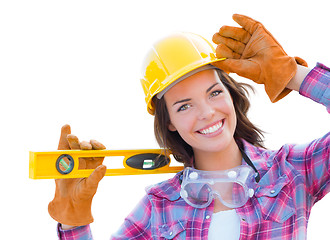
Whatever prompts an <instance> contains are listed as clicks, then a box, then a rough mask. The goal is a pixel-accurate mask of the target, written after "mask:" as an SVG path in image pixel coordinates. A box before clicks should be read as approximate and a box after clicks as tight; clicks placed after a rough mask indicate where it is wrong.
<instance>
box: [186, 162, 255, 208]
mask: <svg viewBox="0 0 330 240" xmlns="http://www.w3.org/2000/svg"><path fill="white" fill-rule="evenodd" d="M256 177H259V176H258V172H257V171H256V170H254V169H253V168H252V167H250V166H249V165H241V166H239V167H236V168H232V169H228V170H224V171H201V170H197V169H194V168H191V167H187V168H185V170H184V172H183V180H182V184H181V191H180V195H181V197H182V198H183V199H184V200H185V201H186V202H187V203H188V204H189V205H191V206H193V207H195V208H205V207H207V206H209V205H210V204H211V202H212V200H213V199H214V198H218V199H219V200H220V201H221V203H222V204H223V205H225V206H227V207H229V208H238V207H241V206H243V205H244V204H245V203H246V202H247V201H248V199H249V198H250V197H252V196H253V195H254V189H255V185H256Z"/></svg>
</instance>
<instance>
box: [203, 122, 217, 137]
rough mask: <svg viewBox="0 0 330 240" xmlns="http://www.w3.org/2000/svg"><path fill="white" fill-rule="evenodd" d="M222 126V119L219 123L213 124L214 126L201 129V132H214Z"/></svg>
mask: <svg viewBox="0 0 330 240" xmlns="http://www.w3.org/2000/svg"><path fill="white" fill-rule="evenodd" d="M221 127H222V121H221V122H219V123H217V124H216V125H214V126H212V127H209V128H207V129H203V130H201V131H200V133H202V134H210V133H213V132H215V131H217V130H219V129H220V128H221Z"/></svg>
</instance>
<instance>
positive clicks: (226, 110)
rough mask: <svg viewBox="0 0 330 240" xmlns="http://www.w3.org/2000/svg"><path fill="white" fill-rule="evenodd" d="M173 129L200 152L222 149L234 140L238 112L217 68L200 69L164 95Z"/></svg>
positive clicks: (171, 128) (170, 127)
mask: <svg viewBox="0 0 330 240" xmlns="http://www.w3.org/2000/svg"><path fill="white" fill-rule="evenodd" d="M164 98H165V102H166V106H167V109H168V113H169V116H170V121H171V123H170V125H169V127H168V128H169V130H170V131H178V133H179V134H180V136H181V137H182V138H183V139H184V140H185V141H186V142H187V143H188V144H189V145H190V146H191V147H192V148H193V150H194V152H195V153H196V151H206V152H219V151H222V150H224V149H225V148H226V147H227V146H229V144H230V143H233V141H234V138H233V136H234V132H235V128H236V114H235V109H234V105H233V101H232V98H231V96H230V94H229V91H228V90H227V89H226V88H225V86H224V85H223V84H222V82H221V81H220V79H219V76H218V74H217V72H216V71H215V70H214V69H209V70H205V71H201V72H198V73H196V74H194V75H192V76H190V77H187V78H186V79H184V80H183V81H181V82H179V83H177V84H176V85H174V86H173V87H172V88H170V89H169V90H168V91H167V92H166V93H165V95H164Z"/></svg>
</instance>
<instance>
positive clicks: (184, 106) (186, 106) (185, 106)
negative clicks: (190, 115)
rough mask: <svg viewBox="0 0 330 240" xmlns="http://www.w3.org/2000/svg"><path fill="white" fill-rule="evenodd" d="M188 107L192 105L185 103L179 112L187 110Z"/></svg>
mask: <svg viewBox="0 0 330 240" xmlns="http://www.w3.org/2000/svg"><path fill="white" fill-rule="evenodd" d="M188 108H190V105H189V104H184V105H182V106H181V107H180V108H179V109H178V112H181V111H184V110H187V109H188Z"/></svg>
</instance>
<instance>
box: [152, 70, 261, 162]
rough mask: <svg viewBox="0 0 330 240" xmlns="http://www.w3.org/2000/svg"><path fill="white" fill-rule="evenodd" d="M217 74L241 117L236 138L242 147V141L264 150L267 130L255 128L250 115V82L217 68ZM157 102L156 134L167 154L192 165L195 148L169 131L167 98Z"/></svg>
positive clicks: (237, 116) (239, 117) (237, 114)
mask: <svg viewBox="0 0 330 240" xmlns="http://www.w3.org/2000/svg"><path fill="white" fill-rule="evenodd" d="M216 71H217V73H218V75H219V78H220V80H221V82H222V83H223V84H224V86H225V87H226V88H227V89H228V91H229V93H230V95H231V97H232V99H233V104H234V107H235V112H236V118H237V126H236V129H235V133H234V139H235V140H236V142H237V143H238V144H240V139H244V140H246V141H247V142H249V143H251V144H252V145H255V146H257V147H264V145H263V131H262V130H260V129H259V128H257V127H256V126H254V125H253V124H252V123H251V122H250V120H249V119H248V118H247V116H246V115H247V112H248V110H249V108H250V102H249V99H248V97H247V95H248V91H247V88H249V89H251V90H252V91H253V87H252V86H250V85H249V84H246V83H239V82H236V81H235V80H234V79H232V78H231V77H230V76H229V75H228V74H227V73H225V72H223V71H222V70H220V69H216ZM153 101H154V103H155V109H156V111H155V119H154V132H155V137H156V140H157V142H158V144H159V146H160V147H161V148H164V149H165V151H166V150H167V149H168V150H170V151H171V152H172V154H173V156H174V158H175V159H176V160H177V161H178V162H182V163H184V165H185V166H189V165H191V158H192V157H193V150H192V147H191V146H190V145H188V144H187V143H186V142H185V141H184V140H183V139H182V138H181V136H180V135H179V133H178V132H177V131H175V132H173V131H170V130H169V129H168V126H169V124H170V117H169V114H168V111H167V107H166V103H165V100H164V97H162V98H161V99H157V98H156V97H154V99H153Z"/></svg>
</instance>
